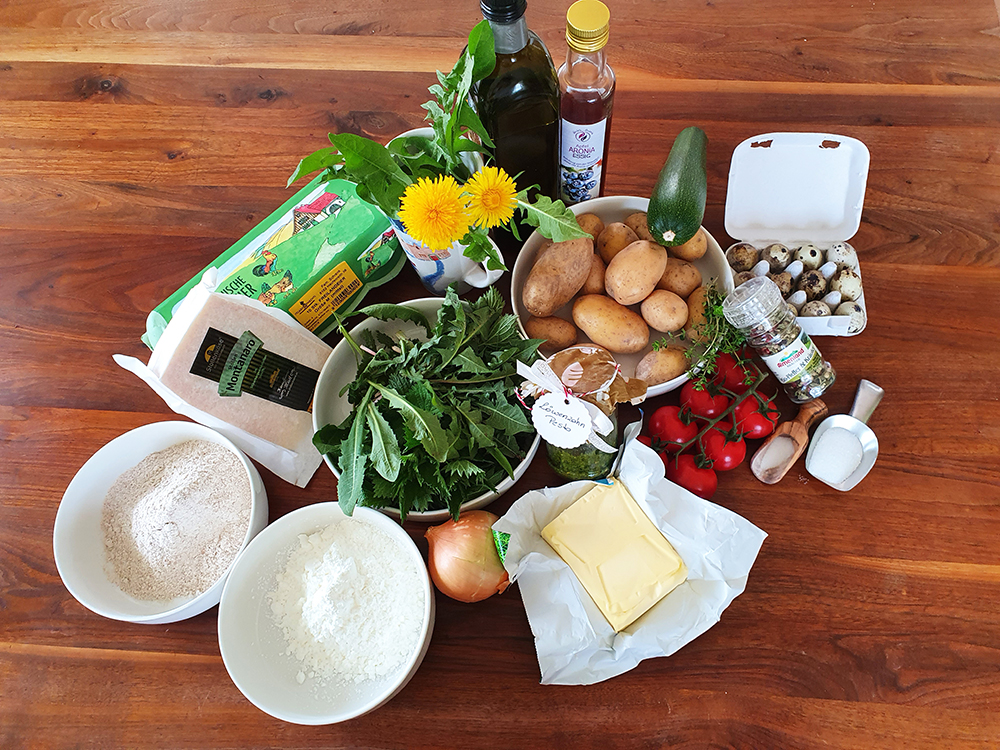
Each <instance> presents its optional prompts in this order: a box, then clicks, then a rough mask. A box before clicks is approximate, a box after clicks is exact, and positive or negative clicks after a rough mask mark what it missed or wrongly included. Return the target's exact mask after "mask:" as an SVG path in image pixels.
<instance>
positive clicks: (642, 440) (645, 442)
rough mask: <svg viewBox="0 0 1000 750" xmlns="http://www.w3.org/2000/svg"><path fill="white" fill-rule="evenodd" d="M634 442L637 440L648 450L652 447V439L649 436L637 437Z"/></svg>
mask: <svg viewBox="0 0 1000 750" xmlns="http://www.w3.org/2000/svg"><path fill="white" fill-rule="evenodd" d="M636 440H638V441H639V442H640V443H642V444H643V445H648V446H649V447H650V448H652V447H653V438H651V437H650V436H649V435H639V437H637V438H636Z"/></svg>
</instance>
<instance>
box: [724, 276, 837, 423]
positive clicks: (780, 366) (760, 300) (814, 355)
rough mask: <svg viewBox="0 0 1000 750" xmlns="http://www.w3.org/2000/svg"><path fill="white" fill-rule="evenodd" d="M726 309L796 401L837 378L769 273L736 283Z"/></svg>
mask: <svg viewBox="0 0 1000 750" xmlns="http://www.w3.org/2000/svg"><path fill="white" fill-rule="evenodd" d="M722 312H723V314H724V315H725V316H726V320H728V321H729V322H730V323H732V324H733V325H734V326H736V327H737V328H738V329H740V331H741V332H742V333H743V335H744V336H746V338H747V341H748V342H749V343H750V345H751V346H752V347H753V348H754V349H755V350H756V351H757V353H758V354H760V356H761V359H763V360H764V364H766V365H767V366H768V369H770V370H771V372H772V373H774V377H775V378H777V379H778V382H780V383H781V385H782V386H783V387H784V389H785V393H787V394H788V398H790V399H791V400H792V401H793V402H795V403H796V404H804V403H806V402H807V401H812V400H813V399H815V398H819V397H820V396H822V395H823V393H824V392H825V391H826V389H827V388H829V387H830V386H831V385H833V381H834V380H836V379H837V373H836V372H835V371H834V369H833V366H832V365H831V364H830V363H829V362H827V361H826V360H825V359H823V355H822V354H820V352H819V349H817V348H816V345H815V344H814V343H813V342H812V339H811V338H809V334H807V333H806V332H805V331H803V330H802V329H801V328H800V327H799V324H798V323H796V322H795V313H794V312H793V311H792V310H790V309H789V308H788V306H787V305H786V304H785V300H784V299H783V298H782V296H781V291H780V290H779V289H778V287H777V285H776V284H775V283H774V282H773V281H771V280H770V279H769V278H767V277H766V276H757V277H755V278H753V279H750V280H749V281H746V282H744V283H743V284H741V285H740V286H738V287H736V289H734V290H733V291H732V292H731V293H730V294H729V296H728V297H726V299H725V301H724V302H723V303H722Z"/></svg>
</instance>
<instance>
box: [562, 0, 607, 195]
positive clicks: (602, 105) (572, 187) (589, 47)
mask: <svg viewBox="0 0 1000 750" xmlns="http://www.w3.org/2000/svg"><path fill="white" fill-rule="evenodd" d="M610 19H611V14H610V12H609V11H608V8H607V6H606V5H604V3H602V2H600V0H577V2H575V3H573V4H572V5H571V6H570V7H569V10H568V11H566V43H567V45H568V47H569V48H568V50H567V52H566V62H565V63H563V64H562V66H561V67H560V68H559V91H560V94H561V97H560V99H561V100H560V127H559V197H560V198H562V199H563V201H564V202H565V203H566V204H567V205H569V204H572V203H579V202H580V201H584V200H587V199H589V198H596V197H597V196H599V195H603V194H604V180H605V178H606V177H607V156H608V139H609V137H610V135H611V108H612V106H613V105H614V101H615V74H614V71H613V70H611V67H610V66H609V65H608V63H607V60H606V59H605V55H604V45H606V44H607V43H608V28H609V21H610Z"/></svg>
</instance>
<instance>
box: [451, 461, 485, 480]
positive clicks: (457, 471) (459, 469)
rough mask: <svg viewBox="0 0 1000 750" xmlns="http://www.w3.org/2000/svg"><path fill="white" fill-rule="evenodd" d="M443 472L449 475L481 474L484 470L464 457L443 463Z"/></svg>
mask: <svg viewBox="0 0 1000 750" xmlns="http://www.w3.org/2000/svg"><path fill="white" fill-rule="evenodd" d="M444 468H445V472H446V473H447V474H448V475H449V476H451V477H474V476H482V475H483V474H484V473H485V472H484V471H483V470H482V469H481V468H479V467H478V466H476V465H475V464H474V463H472V461H468V460H465V459H461V460H457V461H451V462H449V463H446V464H445V465H444Z"/></svg>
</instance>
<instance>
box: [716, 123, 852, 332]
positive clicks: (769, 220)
mask: <svg viewBox="0 0 1000 750" xmlns="http://www.w3.org/2000/svg"><path fill="white" fill-rule="evenodd" d="M869 163H870V154H869V153H868V148H867V147H866V146H865V144H864V143H862V142H861V141H859V140H857V139H856V138H849V137H847V136H842V135H833V134H830V133H765V134H763V135H758V136H754V137H753V138H748V139H746V140H745V141H743V142H742V143H741V144H739V145H738V146H737V147H736V150H735V151H734V152H733V158H732V162H731V163H730V167H729V187H728V190H727V192H726V231H727V232H728V233H729V235H730V236H731V237H734V238H735V239H737V240H738V241H741V242H748V243H750V244H752V245H753V246H754V247H756V248H758V249H761V250H762V249H764V248H765V247H767V246H768V245H770V244H772V243H781V244H783V245H785V246H786V247H788V248H789V250H791V251H792V253H793V257H794V252H795V250H796V249H797V248H799V247H801V246H803V245H806V244H813V245H816V246H817V247H819V248H820V249H821V250H822V251H823V252H824V258H825V254H826V251H827V250H828V249H829V248H830V247H832V246H833V245H834V244H836V243H838V242H846V241H847V240H849V239H850V238H851V237H853V236H854V234H855V233H856V232H857V231H858V227H859V226H860V225H861V211H862V208H863V207H864V199H865V186H866V184H867V182H868V166H869ZM853 270H854V271H855V273H857V274H858V276H860V275H861V268H860V266H859V265H858V264H856V263H855V264H853ZM734 276H735V273H734ZM793 291H794V287H793ZM856 302H857V303H858V305H860V307H861V308H862V310H864V313H865V323H866V324H867V316H868V309H867V307H866V306H865V301H864V294H863V293H862V295H861V297H860V298H859V299H858V300H856ZM796 320H797V322H798V323H799V325H800V326H801V327H802V329H803V330H804V331H805V332H806V333H808V334H809V335H811V336H855V335H857V334H858V333H861V331H862V330H864V325H862V326H860V328H857V330H849V326H850V318H849V316H846V315H830V316H827V317H818V318H810V317H801V316H800V317H798V318H796Z"/></svg>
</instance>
